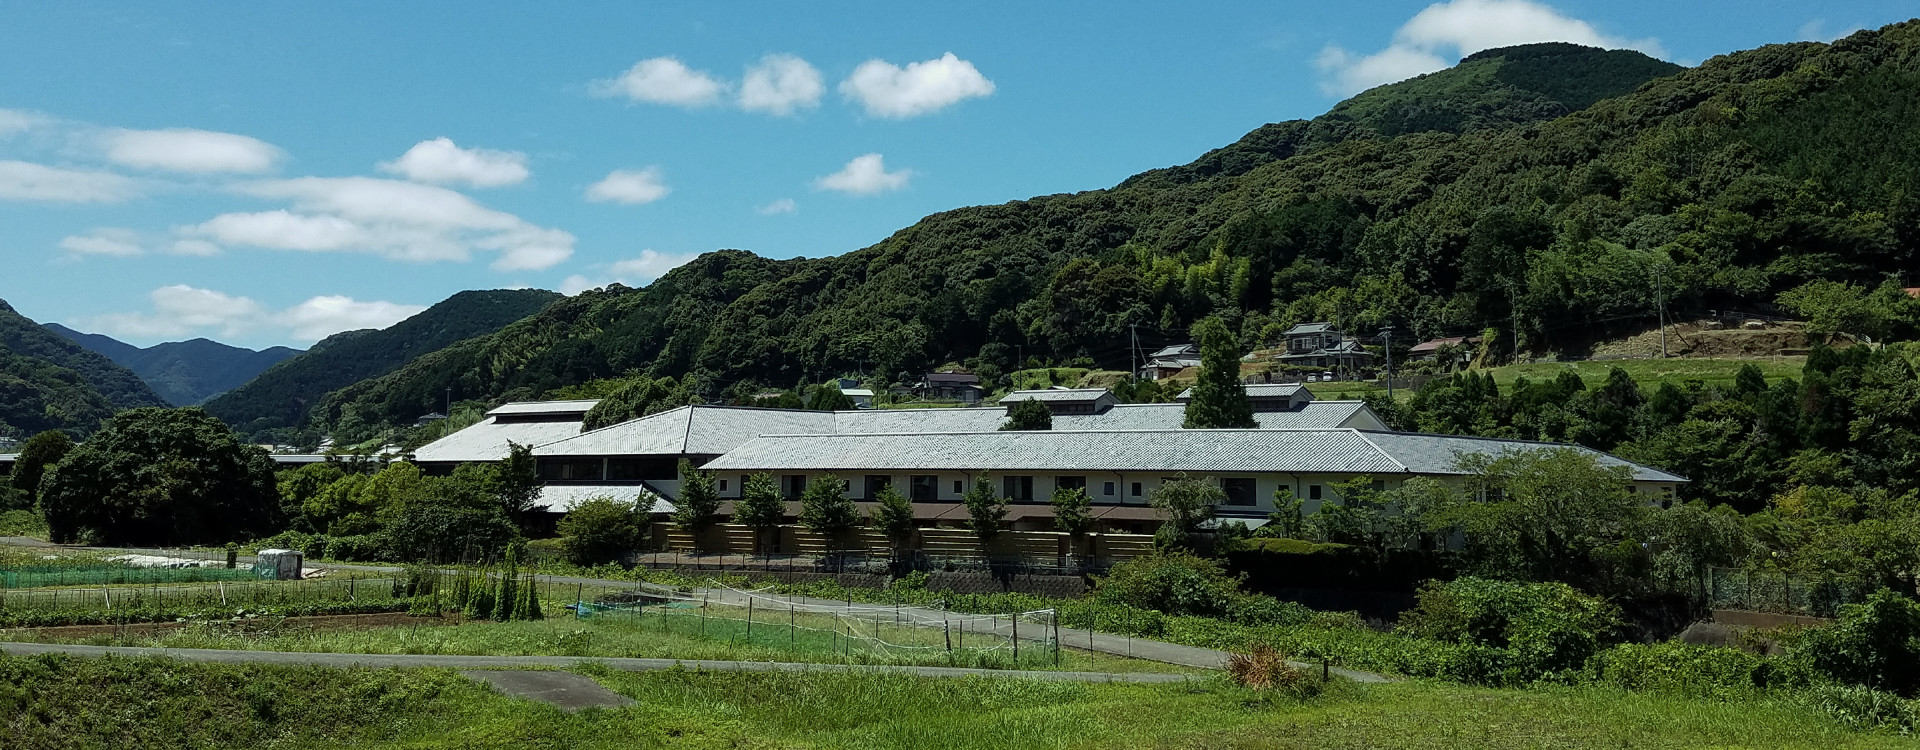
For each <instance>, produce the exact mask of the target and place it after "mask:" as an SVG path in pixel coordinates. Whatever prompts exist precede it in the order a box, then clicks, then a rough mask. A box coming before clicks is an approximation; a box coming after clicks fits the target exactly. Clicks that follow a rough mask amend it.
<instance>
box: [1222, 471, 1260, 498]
mask: <svg viewBox="0 0 1920 750" xmlns="http://www.w3.org/2000/svg"><path fill="white" fill-rule="evenodd" d="M1220 491H1221V492H1224V493H1226V495H1227V502H1226V504H1227V505H1253V504H1254V499H1253V479H1251V478H1249V477H1233V478H1228V479H1221V480H1220Z"/></svg>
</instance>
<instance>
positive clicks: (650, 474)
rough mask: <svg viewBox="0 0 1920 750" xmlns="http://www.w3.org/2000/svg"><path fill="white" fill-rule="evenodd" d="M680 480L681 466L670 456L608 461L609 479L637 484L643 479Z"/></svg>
mask: <svg viewBox="0 0 1920 750" xmlns="http://www.w3.org/2000/svg"><path fill="white" fill-rule="evenodd" d="M679 478H680V465H679V462H678V461H675V460H674V459H673V458H672V457H670V456H636V457H630V458H609V459H607V479H608V480H609V481H614V482H635V481H639V480H642V479H658V480H661V481H672V480H675V479H679Z"/></svg>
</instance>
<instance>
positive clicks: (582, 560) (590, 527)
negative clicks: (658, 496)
mask: <svg viewBox="0 0 1920 750" xmlns="http://www.w3.org/2000/svg"><path fill="white" fill-rule="evenodd" d="M641 528H642V526H641V516H640V511H639V509H638V508H635V507H634V506H633V504H632V503H623V502H620V501H618V500H615V499H613V498H611V497H604V496H603V497H592V498H588V499H586V500H584V501H581V502H580V504H578V505H575V506H573V510H570V511H567V515H566V517H564V518H561V519H560V525H559V527H558V530H559V532H560V537H561V539H562V540H563V541H562V542H561V546H562V547H563V548H564V549H565V550H566V555H567V562H570V563H573V564H575V565H580V566H583V567H584V566H592V565H598V564H600V563H605V562H613V561H615V560H619V559H620V556H621V555H624V554H626V553H627V551H628V550H631V549H633V548H634V547H635V546H636V545H638V544H639V543H640V532H641Z"/></svg>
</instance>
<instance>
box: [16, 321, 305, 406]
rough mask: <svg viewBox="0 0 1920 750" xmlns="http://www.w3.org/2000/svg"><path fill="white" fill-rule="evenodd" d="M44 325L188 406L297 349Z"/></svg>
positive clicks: (250, 376) (169, 400) (175, 402)
mask: <svg viewBox="0 0 1920 750" xmlns="http://www.w3.org/2000/svg"><path fill="white" fill-rule="evenodd" d="M46 328H47V329H49V330H51V331H53V332H54V333H58V334H60V335H62V336H65V337H67V338H69V339H72V340H73V341H74V343H77V344H79V345H81V346H83V347H86V348H87V349H88V350H90V351H92V352H94V353H96V354H100V355H103V356H105V357H106V358H107V359H111V360H113V361H114V362H115V363H116V364H119V365H120V366H122V367H125V368H127V369H129V370H132V371H133V374H135V375H138V376H140V379H141V380H142V381H144V382H146V384H147V385H148V386H149V387H151V388H153V390H154V392H155V393H157V394H159V395H160V397H161V398H163V399H166V401H167V403H169V404H172V405H174V406H191V405H193V404H198V403H200V402H202V401H205V400H207V399H209V398H212V397H214V396H217V395H220V394H222V393H225V392H227V391H229V390H232V389H234V388H236V387H238V386H240V384H242V383H245V382H247V381H249V380H252V379H253V378H254V376H256V375H259V374H260V373H261V372H262V371H264V370H266V369H267V368H268V367H272V366H273V365H274V364H275V363H277V362H279V361H281V360H284V359H286V358H288V357H291V356H293V355H295V354H299V353H300V350H299V349H291V348H288V347H284V346H275V347H269V348H266V349H262V350H260V351H254V350H252V349H243V348H241V347H238V346H229V345H227V344H222V343H220V342H218V341H209V340H207V339H190V340H187V341H169V342H166V343H163V344H154V345H153V346H149V347H146V348H141V347H138V346H134V345H132V344H129V343H127V342H124V341H121V340H119V339H116V338H113V337H112V336H106V335H102V334H98V333H81V332H79V331H76V330H73V329H71V328H68V327H66V326H63V325H60V324H59V323H48V324H46Z"/></svg>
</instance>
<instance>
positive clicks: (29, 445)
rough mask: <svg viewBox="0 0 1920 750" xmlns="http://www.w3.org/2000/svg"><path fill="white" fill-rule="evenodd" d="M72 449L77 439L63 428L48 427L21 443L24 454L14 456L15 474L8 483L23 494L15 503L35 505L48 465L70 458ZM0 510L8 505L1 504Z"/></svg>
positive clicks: (21, 450)
mask: <svg viewBox="0 0 1920 750" xmlns="http://www.w3.org/2000/svg"><path fill="white" fill-rule="evenodd" d="M71 450H73V438H70V437H67V433H64V432H61V431H59V430H47V431H46V432H42V433H40V434H38V435H35V436H33V437H31V438H28V439H27V442H26V443H25V444H24V445H21V446H20V455H19V456H18V457H16V458H15V459H14V463H13V474H12V475H10V476H9V477H8V483H9V484H11V485H12V486H13V488H14V489H15V490H17V491H19V493H20V494H19V499H18V500H16V501H15V503H16V504H18V505H19V506H20V507H23V508H31V507H33V501H34V498H36V497H39V494H38V493H39V491H40V477H41V476H42V475H43V474H45V473H46V471H47V467H50V466H53V465H54V464H57V463H60V459H62V458H66V457H67V452H68V451H71ZM0 510H6V508H3V507H0Z"/></svg>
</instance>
